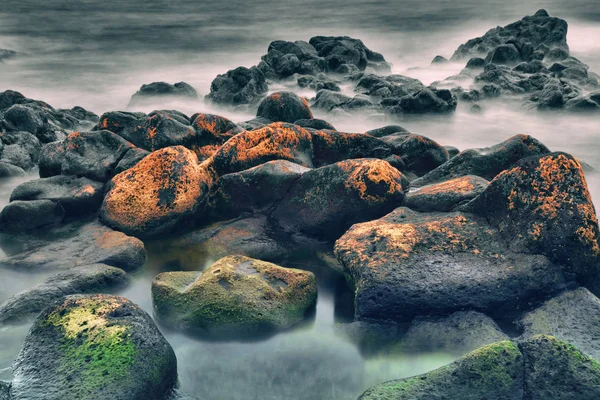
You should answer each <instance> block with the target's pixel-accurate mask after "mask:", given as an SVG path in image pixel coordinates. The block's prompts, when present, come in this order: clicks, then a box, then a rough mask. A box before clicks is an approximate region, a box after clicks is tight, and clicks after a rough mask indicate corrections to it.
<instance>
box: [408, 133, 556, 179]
mask: <svg viewBox="0 0 600 400" xmlns="http://www.w3.org/2000/svg"><path fill="white" fill-rule="evenodd" d="M548 153H550V150H548V148H547V147H546V146H544V144H542V143H541V142H539V141H538V140H537V139H535V138H533V137H532V136H529V135H515V136H513V137H511V138H509V139H507V140H505V141H504V142H501V143H498V144H497V145H494V146H491V147H486V148H482V149H468V150H464V151H462V152H461V153H460V154H458V155H457V156H456V157H452V158H451V159H450V160H449V161H448V162H446V163H444V164H442V165H441V166H439V167H438V168H436V169H434V170H433V171H431V172H429V173H428V174H426V175H424V176H422V177H421V178H419V179H416V180H414V181H413V182H412V183H411V185H412V186H413V187H420V186H425V185H428V184H431V183H436V182H443V181H445V180H448V179H452V178H457V177H459V176H464V175H477V176H480V177H482V178H485V179H487V180H492V179H494V177H496V175H498V174H499V173H500V172H502V171H504V170H507V169H509V168H512V167H513V166H514V165H515V164H516V163H517V162H518V161H519V160H521V159H523V158H526V157H530V156H538V155H542V154H548Z"/></svg>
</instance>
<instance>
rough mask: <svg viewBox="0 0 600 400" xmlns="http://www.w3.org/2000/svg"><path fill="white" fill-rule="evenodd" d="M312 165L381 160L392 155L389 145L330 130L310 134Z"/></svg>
mask: <svg viewBox="0 0 600 400" xmlns="http://www.w3.org/2000/svg"><path fill="white" fill-rule="evenodd" d="M311 134H312V142H313V163H314V165H315V166H316V167H321V166H323V165H329V164H333V163H336V162H338V161H343V160H349V159H355V158H381V159H385V158H387V157H390V156H391V155H392V149H391V147H390V145H388V144H387V143H385V142H384V141H383V140H381V139H377V138H375V137H373V136H371V135H368V134H364V133H343V132H336V131H331V130H320V131H314V132H311Z"/></svg>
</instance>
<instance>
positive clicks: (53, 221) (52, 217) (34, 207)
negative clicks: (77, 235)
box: [0, 200, 65, 232]
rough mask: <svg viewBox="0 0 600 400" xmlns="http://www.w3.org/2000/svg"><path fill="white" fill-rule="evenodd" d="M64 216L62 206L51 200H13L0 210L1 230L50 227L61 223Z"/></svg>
mask: <svg viewBox="0 0 600 400" xmlns="http://www.w3.org/2000/svg"><path fill="white" fill-rule="evenodd" d="M64 217H65V210H64V209H63V208H62V206H61V205H60V204H58V203H56V202H54V201H51V200H34V201H13V202H11V203H9V204H8V205H7V206H6V207H4V208H3V209H2V211H1V212H0V231H4V232H23V231H27V230H34V229H40V228H48V227H51V226H54V225H58V224H60V223H61V222H62V220H63V219H64Z"/></svg>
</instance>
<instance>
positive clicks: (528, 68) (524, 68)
mask: <svg viewBox="0 0 600 400" xmlns="http://www.w3.org/2000/svg"><path fill="white" fill-rule="evenodd" d="M513 70H514V71H517V72H524V73H526V74H537V73H539V72H544V73H547V72H548V70H546V67H545V66H544V64H543V63H542V62H541V61H540V60H533V61H530V62H522V63H520V64H518V65H516V66H515V67H514V68H513Z"/></svg>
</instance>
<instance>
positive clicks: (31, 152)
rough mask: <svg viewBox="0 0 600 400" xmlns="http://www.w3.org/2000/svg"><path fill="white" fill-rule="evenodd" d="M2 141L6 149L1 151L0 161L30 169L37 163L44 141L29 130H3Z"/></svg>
mask: <svg viewBox="0 0 600 400" xmlns="http://www.w3.org/2000/svg"><path fill="white" fill-rule="evenodd" d="M0 141H2V143H3V145H4V150H2V149H1V147H2V146H0V153H1V154H2V158H1V159H0V161H3V162H6V163H9V164H13V165H17V166H19V167H21V168H23V169H24V170H28V169H31V168H33V167H34V166H36V165H37V163H38V159H39V155H40V151H41V149H42V143H41V142H40V140H39V139H38V138H37V137H35V135H33V134H31V133H29V132H24V131H23V132H2V133H0Z"/></svg>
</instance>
